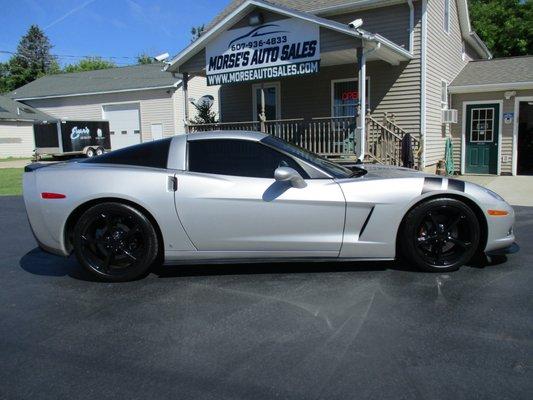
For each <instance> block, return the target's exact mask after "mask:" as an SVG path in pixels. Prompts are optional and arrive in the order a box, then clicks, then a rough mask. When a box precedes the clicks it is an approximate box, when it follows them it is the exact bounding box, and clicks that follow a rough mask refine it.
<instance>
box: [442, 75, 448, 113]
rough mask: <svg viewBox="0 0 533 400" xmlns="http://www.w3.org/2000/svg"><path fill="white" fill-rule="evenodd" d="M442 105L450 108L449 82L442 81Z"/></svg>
mask: <svg viewBox="0 0 533 400" xmlns="http://www.w3.org/2000/svg"><path fill="white" fill-rule="evenodd" d="M440 106H441V108H442V109H443V110H446V109H448V82H446V81H445V80H444V79H443V80H441V81H440Z"/></svg>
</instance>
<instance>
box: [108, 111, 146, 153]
mask: <svg viewBox="0 0 533 400" xmlns="http://www.w3.org/2000/svg"><path fill="white" fill-rule="evenodd" d="M103 118H104V119H106V120H108V121H109V130H110V131H111V149H112V150H117V149H121V148H123V147H127V146H131V145H132V144H138V143H140V142H141V118H140V112H139V104H111V105H107V106H104V115H103Z"/></svg>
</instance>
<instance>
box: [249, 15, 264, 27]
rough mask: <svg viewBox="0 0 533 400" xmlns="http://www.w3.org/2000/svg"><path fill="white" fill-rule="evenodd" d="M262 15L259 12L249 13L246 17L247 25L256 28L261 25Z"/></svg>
mask: <svg viewBox="0 0 533 400" xmlns="http://www.w3.org/2000/svg"><path fill="white" fill-rule="evenodd" d="M263 20H264V18H263V13H260V12H254V13H251V14H250V16H249V17H248V25H250V26H257V25H261V24H262V23H263Z"/></svg>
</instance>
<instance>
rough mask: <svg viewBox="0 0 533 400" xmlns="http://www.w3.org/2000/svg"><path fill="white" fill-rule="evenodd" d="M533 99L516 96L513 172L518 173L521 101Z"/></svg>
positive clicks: (531, 97) (531, 99)
mask: <svg viewBox="0 0 533 400" xmlns="http://www.w3.org/2000/svg"><path fill="white" fill-rule="evenodd" d="M528 101H533V96H517V97H515V98H514V117H513V118H514V121H513V154H512V157H513V159H512V160H511V161H512V166H511V167H512V174H513V175H517V174H518V128H519V126H518V120H519V118H520V103H522V102H528Z"/></svg>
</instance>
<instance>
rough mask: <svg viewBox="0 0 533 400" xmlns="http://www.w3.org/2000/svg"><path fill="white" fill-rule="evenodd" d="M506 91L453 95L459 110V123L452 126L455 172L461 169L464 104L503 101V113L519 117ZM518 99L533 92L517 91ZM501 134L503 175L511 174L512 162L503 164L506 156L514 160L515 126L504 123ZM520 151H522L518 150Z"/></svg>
mask: <svg viewBox="0 0 533 400" xmlns="http://www.w3.org/2000/svg"><path fill="white" fill-rule="evenodd" d="M504 93H505V91H501V92H485V93H464V94H454V95H452V105H453V108H455V109H457V110H458V114H459V116H458V123H457V124H453V125H452V130H451V134H452V140H453V149H454V152H453V154H454V164H455V170H456V171H459V170H460V167H461V141H462V135H463V123H464V116H463V103H464V102H475V101H499V100H502V101H503V111H502V113H507V112H514V113H515V118H516V116H517V113H518V110H515V109H514V107H515V98H514V97H512V98H511V99H509V100H506V99H505V96H504ZM516 96H517V97H523V96H533V90H517V91H516ZM500 134H501V137H502V138H501V146H502V147H501V155H502V162H501V171H500V172H501V173H502V174H511V173H512V161H507V162H503V159H505V156H510V157H509V159H510V160H512V155H513V124H505V123H502V132H501V133H500ZM518 151H520V149H519V150H518Z"/></svg>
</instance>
